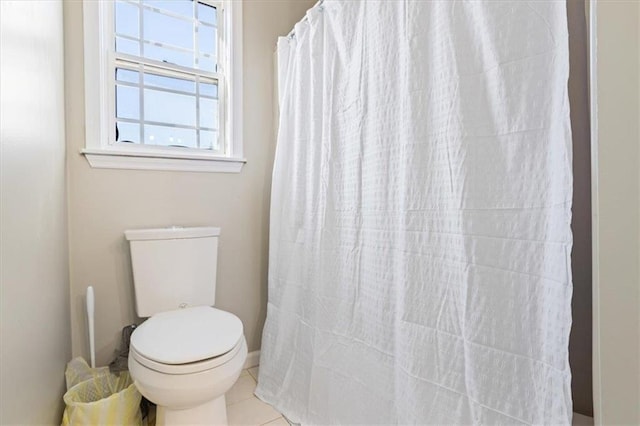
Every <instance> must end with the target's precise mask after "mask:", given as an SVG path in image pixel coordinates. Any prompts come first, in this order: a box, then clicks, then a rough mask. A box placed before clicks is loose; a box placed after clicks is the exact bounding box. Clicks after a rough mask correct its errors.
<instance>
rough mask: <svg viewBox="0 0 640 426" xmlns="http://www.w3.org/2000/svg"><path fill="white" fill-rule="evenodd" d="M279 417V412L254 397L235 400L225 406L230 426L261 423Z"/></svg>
mask: <svg viewBox="0 0 640 426" xmlns="http://www.w3.org/2000/svg"><path fill="white" fill-rule="evenodd" d="M280 417H282V416H281V415H280V413H278V412H277V411H276V410H274V409H273V408H272V407H271V406H270V405H268V404H265V403H264V402H262V401H260V400H259V399H258V398H256V397H252V398H251V399H245V400H244V401H240V402H236V403H235V404H231V405H229V406H228V407H227V418H228V420H229V425H230V426H240V425H263V424H265V423H269V422H270V421H273V420H277V419H278V418H280Z"/></svg>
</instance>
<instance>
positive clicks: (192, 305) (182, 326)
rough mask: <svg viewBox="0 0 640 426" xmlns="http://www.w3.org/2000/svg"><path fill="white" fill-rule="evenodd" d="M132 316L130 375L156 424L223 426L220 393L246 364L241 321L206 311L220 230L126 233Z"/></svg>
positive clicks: (224, 416)
mask: <svg viewBox="0 0 640 426" xmlns="http://www.w3.org/2000/svg"><path fill="white" fill-rule="evenodd" d="M125 235H126V237H127V240H129V243H130V246H131V262H132V266H133V281H134V287H135V295H136V312H137V314H138V316H140V317H149V319H147V320H146V321H145V322H143V323H142V324H141V325H140V326H139V327H138V328H136V330H135V331H134V332H133V334H132V335H131V345H130V350H129V371H130V373H131V376H132V377H133V379H134V380H135V384H136V386H137V387H138V389H139V390H140V393H142V395H144V396H145V397H146V398H147V399H148V400H150V401H152V402H154V403H155V404H157V406H158V408H157V413H156V419H157V424H159V425H163V424H167V425H174V424H175V425H177V424H183V425H187V424H189V425H195V424H210V425H212V424H222V425H224V424H227V411H226V404H225V398H224V394H225V392H227V391H228V390H229V389H230V388H231V386H232V385H233V384H234V383H235V382H236V380H237V379H238V376H239V375H240V372H241V371H242V367H243V365H244V361H245V359H246V357H247V343H246V341H245V338H244V334H243V328H242V322H241V321H240V319H239V318H238V317H236V316H235V315H233V314H231V313H229V312H225V311H222V310H220V309H216V308H213V307H212V306H213V305H214V302H215V293H216V269H217V257H218V236H219V235H220V229H219V228H212V227H202V228H177V227H173V228H166V229H141V230H132V231H126V232H125Z"/></svg>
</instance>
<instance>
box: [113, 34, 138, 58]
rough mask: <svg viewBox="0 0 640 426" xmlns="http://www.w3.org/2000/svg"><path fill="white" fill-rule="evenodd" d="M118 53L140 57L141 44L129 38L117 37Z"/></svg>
mask: <svg viewBox="0 0 640 426" xmlns="http://www.w3.org/2000/svg"><path fill="white" fill-rule="evenodd" d="M116 51H117V52H120V53H127V54H129V55H136V56H140V42H138V41H133V40H129V39H127V38H122V37H116Z"/></svg>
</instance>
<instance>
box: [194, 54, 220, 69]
mask: <svg viewBox="0 0 640 426" xmlns="http://www.w3.org/2000/svg"><path fill="white" fill-rule="evenodd" d="M198 61H199V64H198V68H200V69H201V70H204V71H211V72H216V61H215V60H214V59H213V58H207V57H205V56H200V58H199V59H198Z"/></svg>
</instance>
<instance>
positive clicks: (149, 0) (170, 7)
mask: <svg viewBox="0 0 640 426" xmlns="http://www.w3.org/2000/svg"><path fill="white" fill-rule="evenodd" d="M144 4H145V5H148V6H151V7H155V8H158V9H162V10H166V11H169V12H172V13H175V14H176V15H182V16H186V17H189V18H193V2H191V1H186V0H145V1H144Z"/></svg>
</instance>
